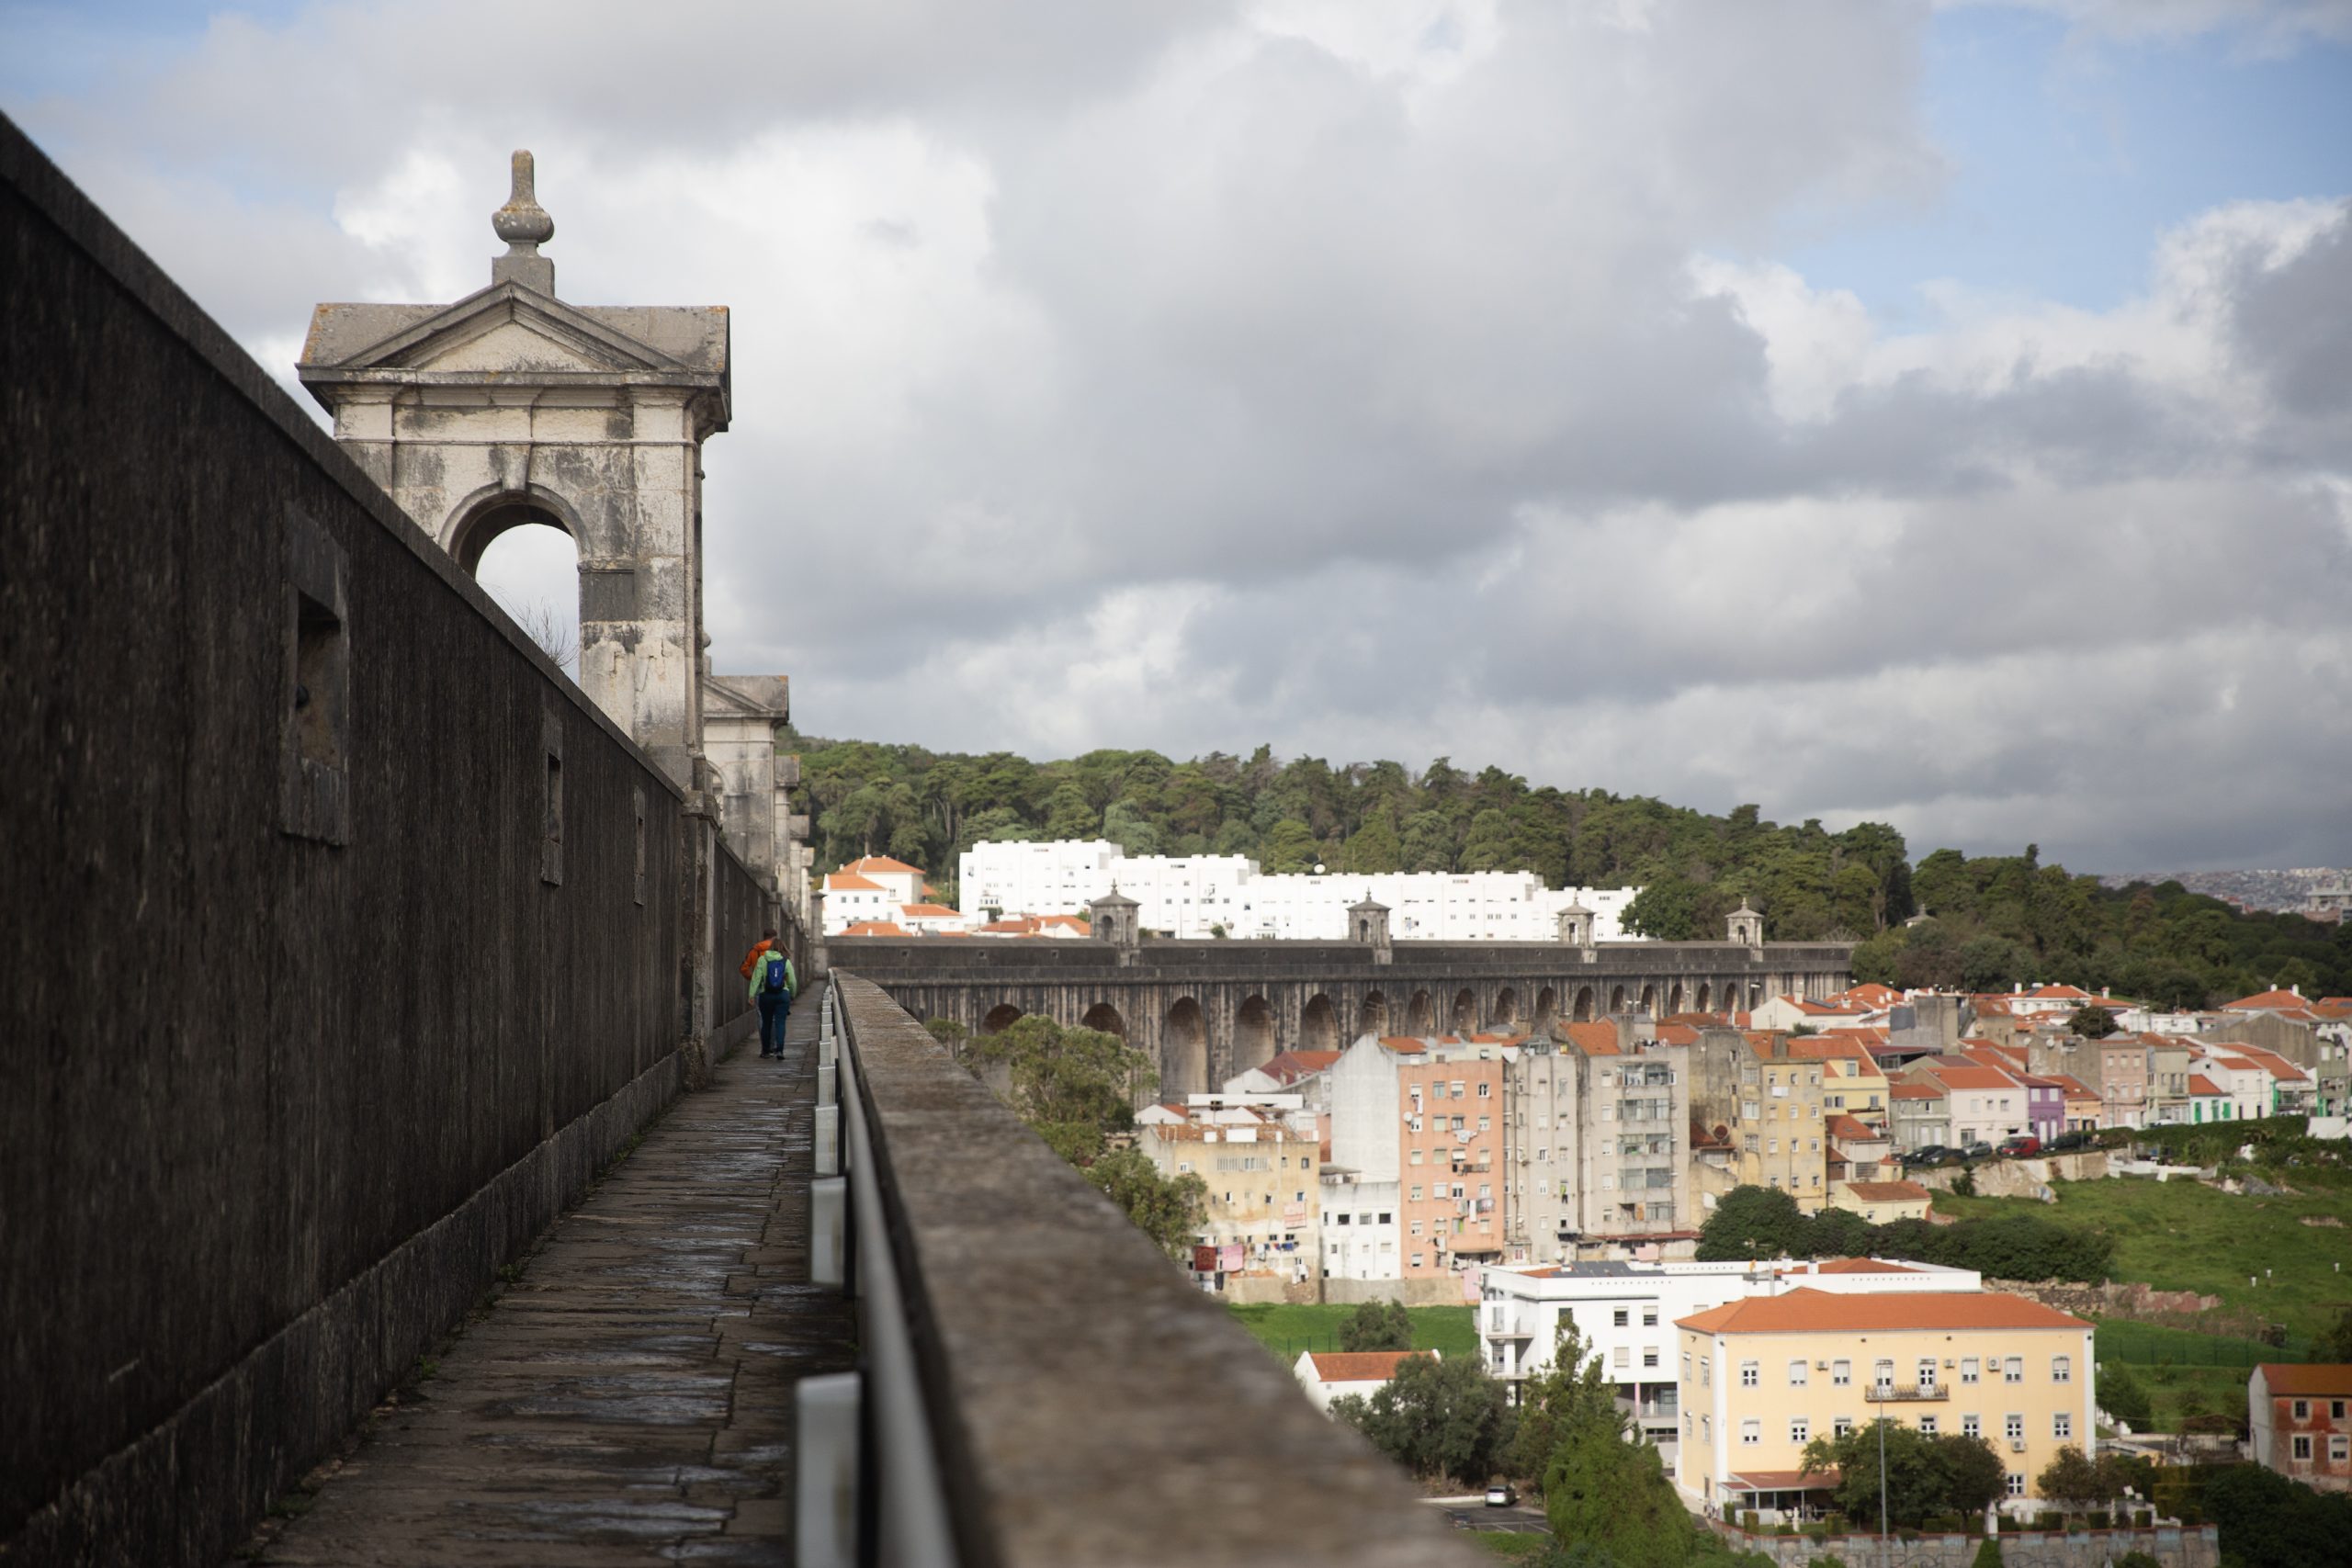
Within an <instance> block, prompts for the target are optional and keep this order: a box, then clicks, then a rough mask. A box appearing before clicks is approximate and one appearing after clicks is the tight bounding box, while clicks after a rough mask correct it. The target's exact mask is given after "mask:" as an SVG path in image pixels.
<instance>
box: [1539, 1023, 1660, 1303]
mask: <svg viewBox="0 0 2352 1568" xmlns="http://www.w3.org/2000/svg"><path fill="white" fill-rule="evenodd" d="M1505 1055H1506V1057H1507V1058H1508V1060H1507V1062H1506V1066H1505V1067H1504V1073H1503V1089H1504V1110H1505V1111H1506V1113H1507V1116H1506V1121H1505V1124H1504V1144H1503V1159H1504V1166H1505V1176H1506V1179H1507V1183H1508V1193H1507V1196H1508V1199H1509V1201H1508V1203H1507V1204H1506V1209H1507V1212H1508V1227H1507V1231H1506V1236H1505V1240H1506V1243H1507V1245H1508V1247H1509V1250H1510V1261H1512V1262H1514V1263H1551V1262H1557V1261H1561V1260H1564V1259H1572V1258H1577V1257H1579V1256H1582V1255H1585V1254H1589V1253H1590V1252H1592V1251H1594V1250H1596V1249H1604V1248H1622V1247H1626V1246H1629V1245H1631V1246H1639V1245H1642V1244H1645V1243H1665V1242H1668V1241H1673V1240H1678V1239H1683V1238H1685V1237H1687V1235H1689V1233H1690V1231H1691V1230H1692V1229H1693V1228H1695V1225H1694V1222H1693V1220H1692V1218H1691V1160H1690V1154H1691V1146H1690V1140H1691V1130H1690V1109H1691V1087H1690V1075H1689V1072H1688V1071H1687V1068H1688V1061H1687V1057H1686V1055H1685V1053H1684V1052H1683V1051H1682V1050H1680V1049H1678V1048H1675V1047H1673V1046H1668V1045H1663V1044H1660V1043H1658V1042H1657V1041H1656V1040H1653V1039H1646V1038H1642V1037H1639V1036H1638V1035H1637V1034H1636V1032H1634V1030H1633V1029H1630V1028H1627V1029H1621V1028H1620V1027H1619V1026H1618V1025H1617V1024H1616V1023H1613V1022H1609V1021H1591V1022H1577V1023H1565V1024H1560V1025H1557V1026H1555V1030H1554V1031H1553V1035H1552V1037H1551V1038H1546V1037H1544V1036H1541V1035H1537V1036H1532V1037H1530V1038H1529V1039H1527V1040H1525V1041H1522V1042H1521V1043H1520V1044H1519V1045H1518V1047H1517V1048H1516V1049H1514V1050H1511V1051H1509V1052H1506V1053H1505Z"/></svg>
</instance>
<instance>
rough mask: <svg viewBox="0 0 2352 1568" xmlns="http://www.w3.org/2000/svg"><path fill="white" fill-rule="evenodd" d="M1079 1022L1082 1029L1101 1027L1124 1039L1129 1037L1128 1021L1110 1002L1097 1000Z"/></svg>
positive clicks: (1100, 1028)
mask: <svg viewBox="0 0 2352 1568" xmlns="http://www.w3.org/2000/svg"><path fill="white" fill-rule="evenodd" d="M1078 1023H1079V1027H1080V1029H1099V1030H1101V1031H1102V1032H1103V1033H1105V1034H1115V1035H1117V1036H1118V1037H1119V1038H1120V1039H1122V1040H1125V1038H1126V1037H1127V1021H1126V1020H1125V1018H1123V1017H1121V1016H1120V1013H1119V1010H1118V1009H1117V1008H1114V1007H1113V1006H1112V1005H1111V1004H1110V1003H1109V1002H1096V1003H1095V1004H1094V1005H1093V1006H1092V1007H1091V1008H1088V1009H1087V1010H1086V1016H1085V1017H1084V1018H1081V1019H1080V1020H1079V1021H1078Z"/></svg>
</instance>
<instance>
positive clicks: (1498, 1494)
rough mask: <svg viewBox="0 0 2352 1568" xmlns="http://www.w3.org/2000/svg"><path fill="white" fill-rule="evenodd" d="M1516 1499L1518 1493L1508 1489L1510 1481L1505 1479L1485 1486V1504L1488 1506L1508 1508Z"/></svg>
mask: <svg viewBox="0 0 2352 1568" xmlns="http://www.w3.org/2000/svg"><path fill="white" fill-rule="evenodd" d="M1518 1501H1519V1494H1518V1493H1516V1492H1514V1491H1512V1490H1511V1489H1510V1483H1509V1482H1507V1481H1498V1482H1496V1483H1494V1484H1493V1485H1492V1486H1489V1487H1487V1506H1488V1507H1489V1508H1508V1507H1510V1506H1511V1505H1512V1504H1514V1503H1516V1502H1518Z"/></svg>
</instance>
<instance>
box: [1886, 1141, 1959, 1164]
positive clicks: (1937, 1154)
mask: <svg viewBox="0 0 2352 1568" xmlns="http://www.w3.org/2000/svg"><path fill="white" fill-rule="evenodd" d="M1953 1152H1954V1151H1952V1150H1951V1149H1948V1148H1946V1147H1944V1146H1943V1145H1941V1144H1929V1145H1927V1146H1926V1147H1925V1148H1917V1149H1913V1150H1912V1151H1911V1152H1910V1153H1908V1154H1906V1155H1905V1156H1903V1157H1902V1158H1901V1159H1900V1160H1898V1161H1897V1162H1896V1163H1897V1164H1899V1165H1901V1166H1902V1167H1903V1168H1904V1169H1905V1170H1917V1169H1918V1168H1920V1167H1922V1166H1930V1165H1941V1164H1943V1163H1944V1161H1946V1160H1948V1159H1950V1158H1951V1156H1952V1154H1953Z"/></svg>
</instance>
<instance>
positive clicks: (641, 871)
mask: <svg viewBox="0 0 2352 1568" xmlns="http://www.w3.org/2000/svg"><path fill="white" fill-rule="evenodd" d="M629 799H630V802H631V803H632V804H633V805H634V807H636V810H637V903H638V907H639V908H644V907H645V786H644V785H642V784H639V785H638V786H636V787H635V788H633V789H631V790H630V791H629Z"/></svg>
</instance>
